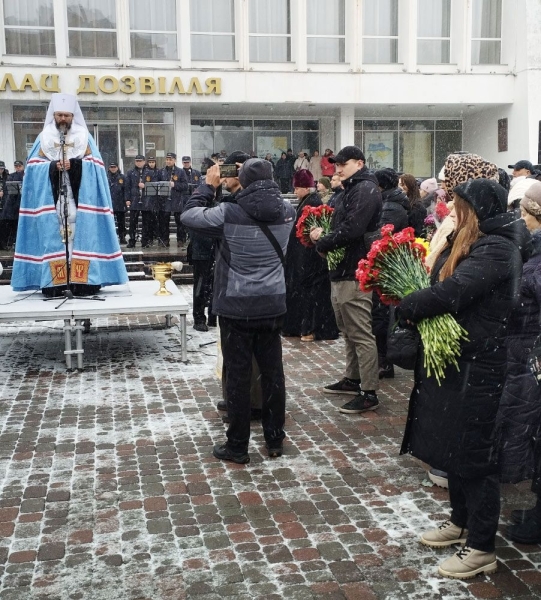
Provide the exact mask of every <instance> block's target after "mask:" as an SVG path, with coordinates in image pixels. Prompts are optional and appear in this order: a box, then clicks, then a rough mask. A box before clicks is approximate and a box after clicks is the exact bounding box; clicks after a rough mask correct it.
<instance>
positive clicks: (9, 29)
mask: <svg viewBox="0 0 541 600" xmlns="http://www.w3.org/2000/svg"><path fill="white" fill-rule="evenodd" d="M4 32H5V38H6V54H13V55H22V56H55V54H56V46H55V40H54V15H53V0H19V1H18V2H14V1H13V0H4Z"/></svg>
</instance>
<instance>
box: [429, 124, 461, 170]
mask: <svg viewBox="0 0 541 600" xmlns="http://www.w3.org/2000/svg"><path fill="white" fill-rule="evenodd" d="M439 122H440V123H446V122H448V121H436V124H438V123H439ZM458 123H462V122H461V121H458ZM436 129H437V128H436ZM457 150H462V126H461V127H460V130H459V131H436V157H435V164H434V167H435V169H434V172H435V173H439V171H440V169H441V168H442V167H443V163H444V162H445V159H446V158H447V157H448V156H449V154H451V153H452V152H456V151H457Z"/></svg>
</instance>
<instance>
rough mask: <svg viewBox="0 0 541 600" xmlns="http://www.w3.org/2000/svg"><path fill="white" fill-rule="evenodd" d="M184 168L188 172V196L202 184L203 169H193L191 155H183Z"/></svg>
mask: <svg viewBox="0 0 541 600" xmlns="http://www.w3.org/2000/svg"><path fill="white" fill-rule="evenodd" d="M182 169H183V170H184V173H186V179H187V180H188V194H187V195H188V196H191V195H192V194H193V193H194V190H195V188H196V187H198V186H199V185H200V184H201V171H198V170H197V169H192V159H191V158H190V157H189V156H183V157H182Z"/></svg>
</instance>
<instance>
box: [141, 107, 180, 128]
mask: <svg viewBox="0 0 541 600" xmlns="http://www.w3.org/2000/svg"><path fill="white" fill-rule="evenodd" d="M143 122H144V123H167V124H171V125H172V124H173V109H172V108H144V109H143Z"/></svg>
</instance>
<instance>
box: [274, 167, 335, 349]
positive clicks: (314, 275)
mask: <svg viewBox="0 0 541 600" xmlns="http://www.w3.org/2000/svg"><path fill="white" fill-rule="evenodd" d="M314 186H315V181H314V178H313V176H312V173H310V171H308V170H306V169H301V170H300V171H297V172H296V173H295V175H294V177H293V187H294V188H295V195H296V196H297V198H299V205H298V206H297V215H296V220H295V223H297V221H298V220H299V217H300V216H301V214H302V211H303V209H304V207H305V206H320V205H321V204H322V202H321V199H320V197H319V196H318V194H317V193H316V192H314V191H313V188H314ZM285 278H286V304H287V313H286V315H285V318H284V325H283V327H282V330H283V334H284V335H285V336H301V340H302V341H303V342H312V341H314V340H335V339H337V338H338V333H339V332H338V326H337V325H336V319H335V316H334V311H333V309H332V304H331V282H330V279H329V271H328V268H327V261H326V259H324V258H322V257H321V256H320V255H319V254H318V253H317V252H316V250H315V248H307V247H305V246H303V245H302V244H301V242H300V241H299V239H298V238H297V236H296V226H294V227H293V229H292V230H291V234H290V236H289V242H288V245H287V252H286V268H285Z"/></svg>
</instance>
